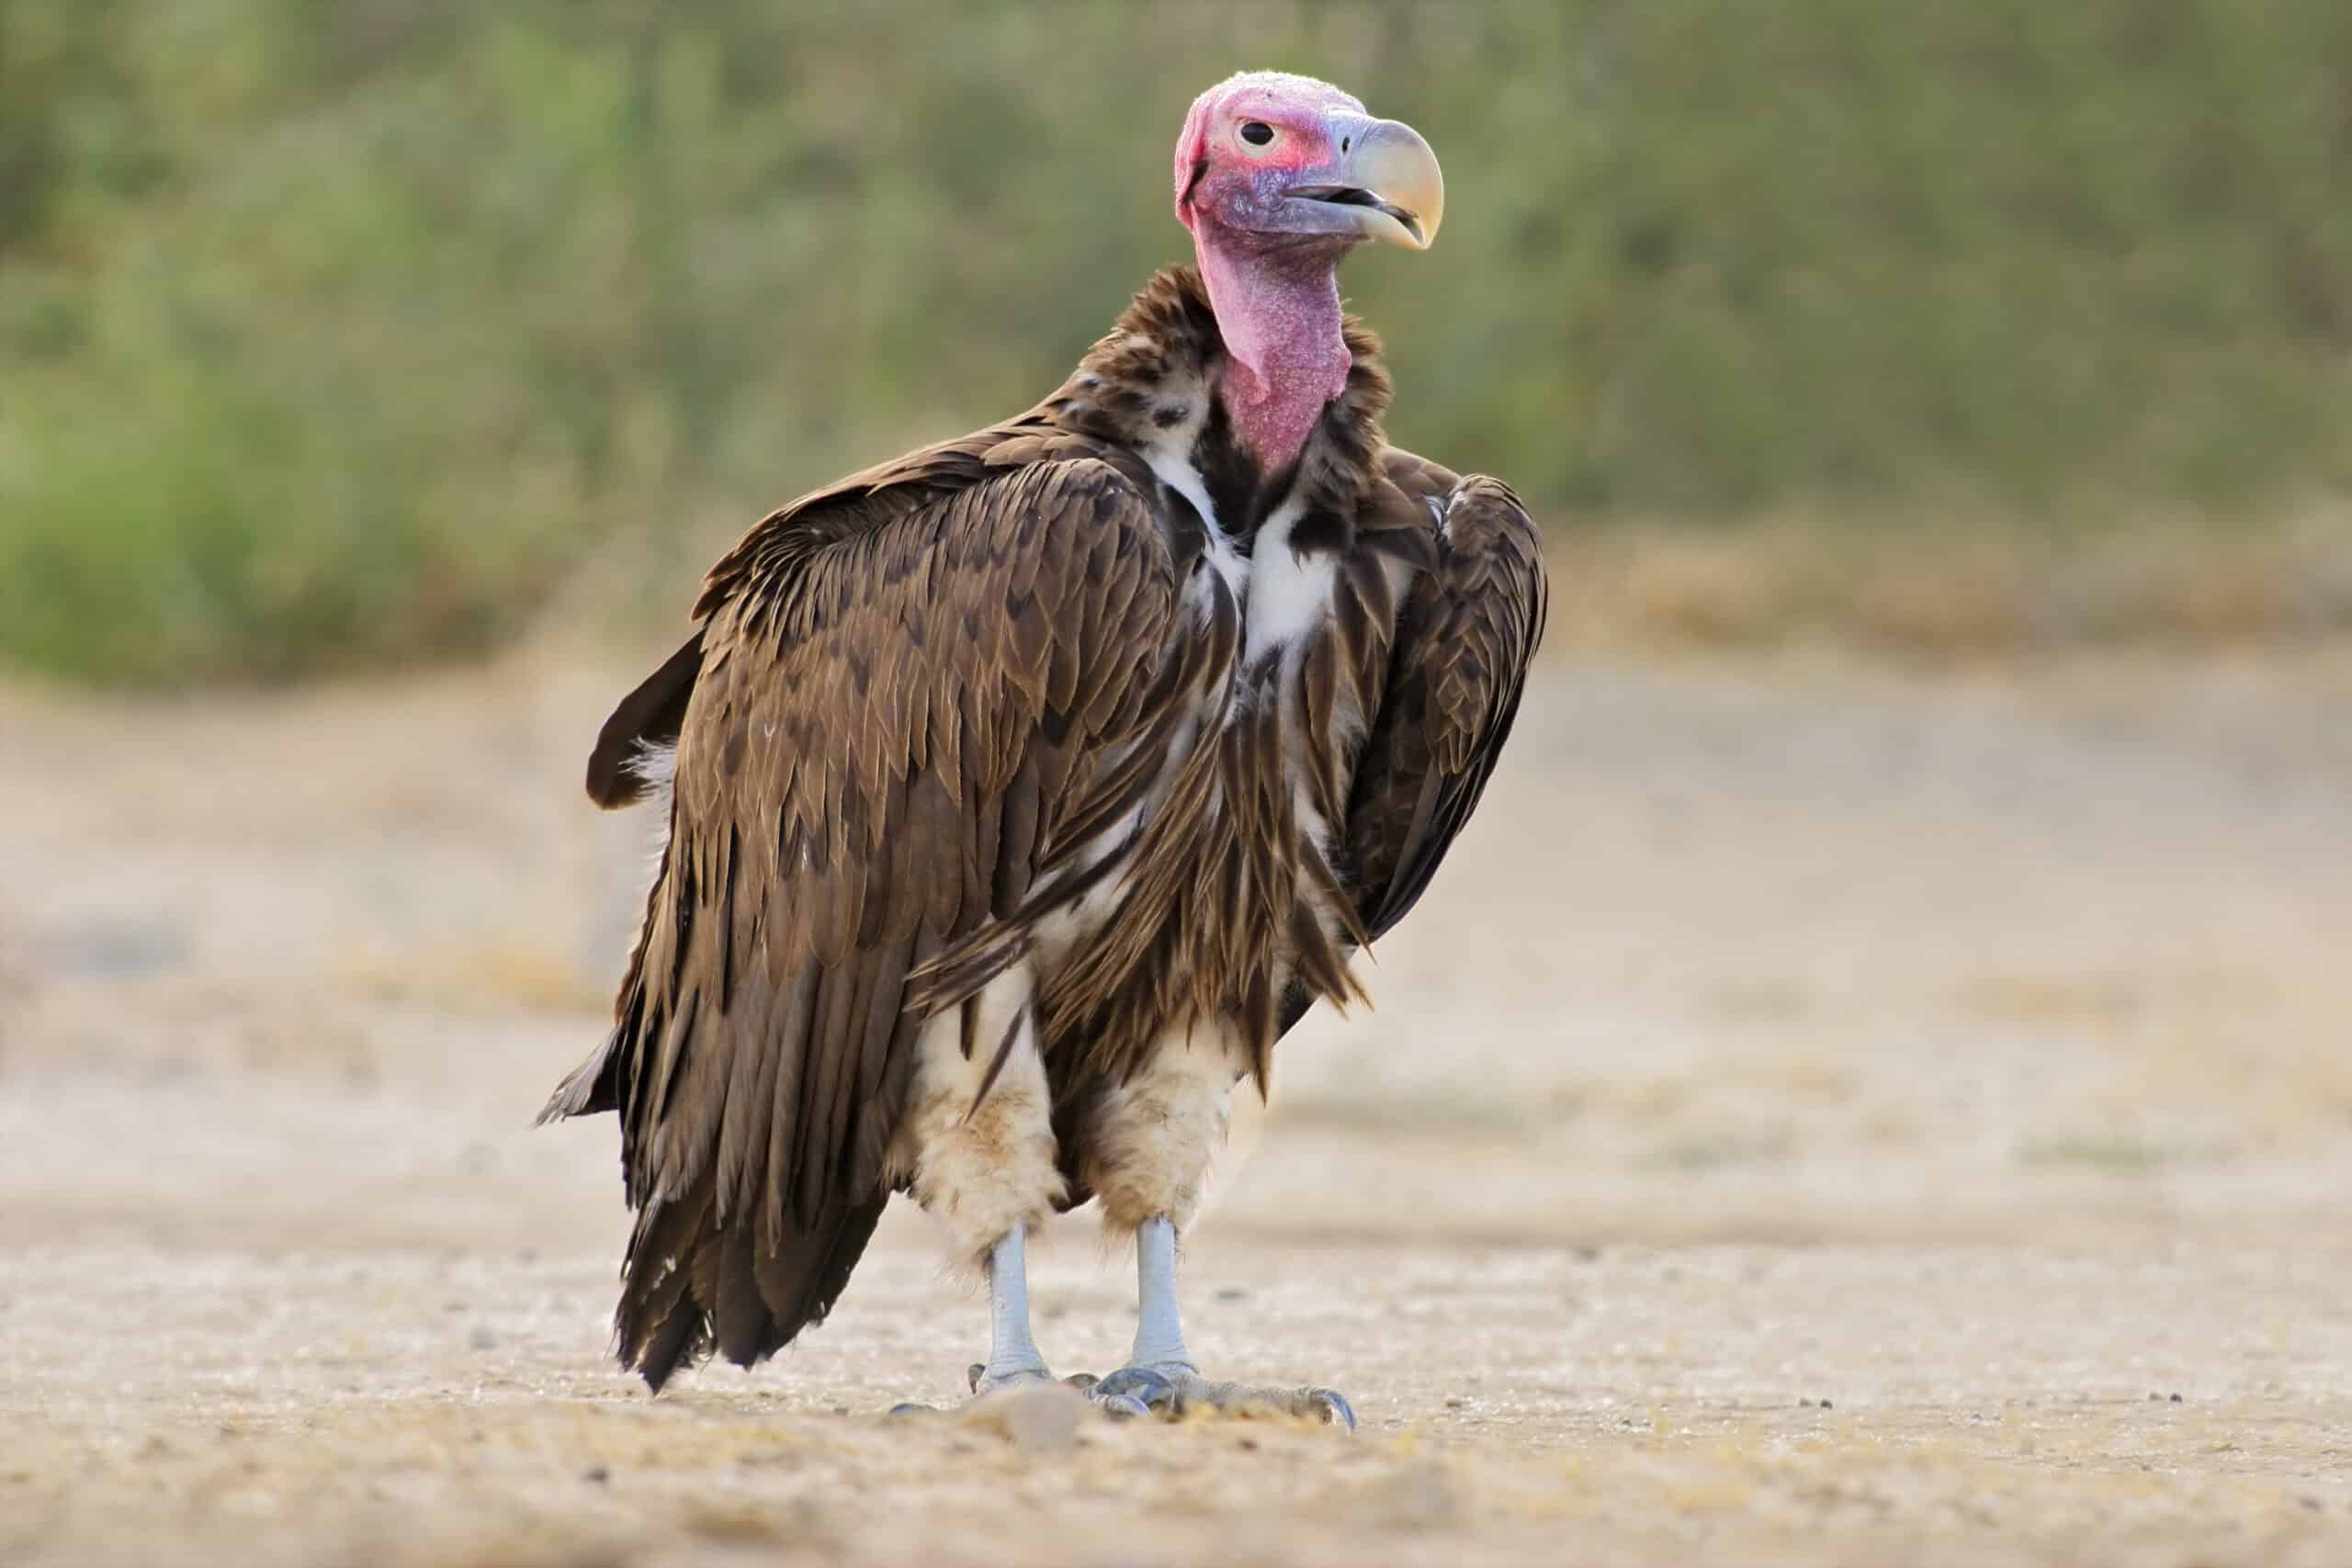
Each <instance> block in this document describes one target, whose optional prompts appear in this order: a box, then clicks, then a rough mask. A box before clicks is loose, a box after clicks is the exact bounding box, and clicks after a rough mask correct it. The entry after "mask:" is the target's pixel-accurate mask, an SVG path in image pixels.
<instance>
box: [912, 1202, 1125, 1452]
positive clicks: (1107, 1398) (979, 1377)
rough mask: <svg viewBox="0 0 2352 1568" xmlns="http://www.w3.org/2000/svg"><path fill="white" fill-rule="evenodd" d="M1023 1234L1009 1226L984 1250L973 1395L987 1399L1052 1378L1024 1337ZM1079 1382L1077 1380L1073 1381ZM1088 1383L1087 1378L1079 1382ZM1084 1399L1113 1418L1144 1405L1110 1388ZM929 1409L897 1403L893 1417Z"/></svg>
mask: <svg viewBox="0 0 2352 1568" xmlns="http://www.w3.org/2000/svg"><path fill="white" fill-rule="evenodd" d="M1027 1239H1028V1238H1027V1233H1026V1232H1025V1230H1024V1229H1023V1227H1022V1226H1020V1225H1015V1226H1013V1227H1012V1229H1011V1230H1009V1231H1007V1232H1005V1233H1004V1235H1002V1236H1001V1238H999V1240H998V1241H997V1244H996V1245H995V1246H994V1247H990V1248H989V1359H987V1360H986V1361H975V1362H973V1363H972V1367H971V1372H970V1378H971V1383H972V1393H973V1394H974V1395H975V1396H977V1397H986V1396H987V1395H989V1394H991V1393H996V1392H997V1391H998V1390H999V1389H1004V1388H1013V1387H1016V1386H1018V1385H1020V1384H1023V1383H1048V1382H1053V1381H1054V1374H1053V1373H1052V1372H1050V1371H1046V1358H1045V1357H1044V1356H1042V1355H1040V1354H1038V1352H1037V1341H1036V1340H1035V1339H1034V1338H1032V1337H1030V1333H1029V1263H1028V1258H1027V1257H1026V1254H1025V1243H1026V1241H1027ZM1073 1381H1080V1380H1073ZM1082 1381H1083V1382H1085V1383H1087V1384H1090V1385H1091V1382H1092V1380H1091V1379H1088V1380H1082ZM1087 1396H1088V1397H1089V1398H1090V1399H1091V1400H1093V1401H1094V1403H1095V1404H1099V1405H1101V1406H1102V1407H1103V1409H1104V1410H1105V1411H1106V1412H1108V1413H1109V1414H1111V1415H1113V1416H1141V1415H1143V1414H1145V1405H1144V1403H1143V1401H1141V1400H1139V1399H1133V1398H1129V1397H1127V1396H1126V1395H1125V1394H1122V1393H1118V1392H1116V1391H1115V1390H1099V1389H1097V1388H1094V1387H1092V1386H1089V1387H1088V1389H1087ZM930 1408H931V1407H930V1406H928V1405H922V1404H901V1405H899V1406H898V1408H897V1410H895V1411H893V1412H892V1414H894V1415H896V1414H901V1413H903V1414H909V1415H911V1414H915V1413H918V1412H922V1411H926V1410H928V1409H930Z"/></svg>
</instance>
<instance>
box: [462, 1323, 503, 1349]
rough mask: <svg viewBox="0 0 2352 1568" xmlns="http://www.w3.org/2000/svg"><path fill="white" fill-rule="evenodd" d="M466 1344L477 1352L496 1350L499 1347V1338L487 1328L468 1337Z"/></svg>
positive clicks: (479, 1329)
mask: <svg viewBox="0 0 2352 1568" xmlns="http://www.w3.org/2000/svg"><path fill="white" fill-rule="evenodd" d="M466 1343H467V1344H469V1345H470V1346H472V1347H473V1348H475V1349H477V1350H491V1349H495V1348H497V1346H498V1336H497V1335H495V1334H492V1332H491V1331H490V1330H489V1329H487V1328H477V1329H475V1330H474V1331H473V1332H472V1333H471V1334H469V1335H467V1336H466Z"/></svg>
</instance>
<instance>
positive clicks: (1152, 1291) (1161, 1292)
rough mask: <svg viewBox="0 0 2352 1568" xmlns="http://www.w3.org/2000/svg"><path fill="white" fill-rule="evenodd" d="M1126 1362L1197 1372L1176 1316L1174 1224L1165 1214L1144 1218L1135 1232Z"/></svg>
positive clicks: (1170, 1369)
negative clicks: (1131, 1335)
mask: <svg viewBox="0 0 2352 1568" xmlns="http://www.w3.org/2000/svg"><path fill="white" fill-rule="evenodd" d="M1127 1365H1129V1366H1131V1367H1149V1368H1151V1369H1153V1370H1154V1371H1160V1372H1175V1371H1187V1372H1193V1373H1194V1374H1197V1373H1198V1372H1199V1371H1200V1369H1199V1368H1198V1367H1196V1366H1194V1365H1193V1358H1192V1355H1191V1353H1190V1352H1189V1351H1187V1350H1186V1349H1185V1348H1184V1325H1182V1323H1181V1322H1179V1321H1178V1319H1177V1314H1176V1227H1175V1226H1174V1225H1172V1224H1169V1223H1168V1220H1167V1217H1166V1216H1165V1215H1160V1216H1157V1217H1155V1218H1152V1219H1148V1220H1146V1221H1145V1222H1144V1223H1143V1224H1142V1225H1141V1226H1139V1227H1138V1228H1137V1229H1136V1345H1135V1348H1134V1349H1133V1350H1132V1351H1130V1352H1129V1353H1128V1355H1127Z"/></svg>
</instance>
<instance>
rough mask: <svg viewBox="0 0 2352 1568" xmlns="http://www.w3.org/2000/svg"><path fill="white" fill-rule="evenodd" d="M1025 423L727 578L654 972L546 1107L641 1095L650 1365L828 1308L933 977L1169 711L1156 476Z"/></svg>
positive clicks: (904, 471) (869, 1204) (858, 1232)
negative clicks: (914, 988) (1113, 766)
mask: <svg viewBox="0 0 2352 1568" xmlns="http://www.w3.org/2000/svg"><path fill="white" fill-rule="evenodd" d="M1012 428H1016V429H1017V428H1019V427H1017V426H1016V427H1012ZM1029 435H1030V437H1031V438H1030V439H1027V440H1025V441H1024V442H1023V444H1022V446H1021V447H1020V450H1019V452H1018V456H1019V457H1021V458H1023V462H1022V463H1021V464H1019V465H1018V466H1012V467H1006V466H1003V465H1001V464H997V463H994V462H992V461H991V457H992V456H993V455H994V454H995V453H996V452H997V451H998V450H999V449H1001V448H1002V447H1003V446H1005V442H1006V439H1007V433H1006V432H1005V431H1002V430H1000V431H997V432H990V433H983V435H982V436H978V437H973V438H969V439H968V440H967V441H966V442H963V443H956V444H951V445H950V446H946V447H941V448H933V449H930V450H929V451H927V452H925V453H918V454H915V455H913V456H912V457H909V458H907V459H903V460H901V462H900V463H899V464H898V465H895V466H893V467H892V468H888V469H885V470H875V471H874V472H873V473H870V474H868V475H864V476H859V477H858V478H857V479H853V480H851V481H848V482H846V483H844V484H843V485H842V486H838V487H835V488H834V489H833V490H831V491H825V492H820V494H819V495H818V496H816V497H812V498H809V499H807V500H804V501H802V502H797V503H795V505H794V506H792V507H789V508H786V509H785V510H784V511H783V512H780V513H776V514H775V515H774V516H772V517H770V518H769V519H767V520H766V521H765V522H763V524H762V525H760V526H759V527H758V528H756V529H754V530H753V531H752V535H751V536H748V537H747V538H746V539H745V541H744V543H743V544H742V545H741V546H739V547H737V548H736V550H735V551H733V552H731V553H730V554H729V557H728V558H726V559H725V560H723V561H721V562H720V564H719V566H718V568H716V569H714V570H713V571H712V573H711V576H710V578H709V580H708V586H707V590H706V592H705V595H704V598H703V602H702V605H701V608H702V610H703V612H704V613H705V614H707V616H708V620H707V624H706V626H705V627H704V630H703V633H702V637H701V639H700V641H701V646H702V649H703V653H702V656H701V658H700V660H699V669H698V673H697V675H696V677H695V680H694V682H693V686H692V700H691V703H690V704H689V705H687V707H686V709H685V711H684V716H683V722H682V724H681V725H680V726H679V728H678V731H677V749H678V750H677V760H676V772H675V779H674V785H673V791H674V793H673V800H672V827H671V835H670V840H669V845H668V848H667V851H666V852H665V854H664V858H663V864H662V872H661V876H660V883H659V885H658V886H657V888H656V891H655V893H654V895H653V897H651V898H650V900H649V903H648V919H647V924H646V929H645V931H644V934H643V936H642V938H641V940H640V944H639V955H638V958H637V961H636V962H635V963H634V964H633V965H632V979H631V981H630V984H629V987H628V990H627V991H626V992H625V993H624V995H623V997H622V998H621V1002H620V1006H619V1010H618V1021H617V1023H616V1029H615V1032H614V1035H613V1037H612V1039H611V1040H610V1042H609V1043H607V1046H606V1048H605V1053H604V1055H603V1057H602V1058H601V1059H600V1060H599V1061H598V1062H595V1063H592V1064H591V1065H590V1066H589V1067H587V1068H583V1069H582V1074H575V1075H574V1077H573V1079H572V1080H569V1081H568V1083H567V1088H566V1089H565V1090H563V1091H560V1092H559V1097H558V1100H557V1101H556V1102H554V1103H552V1104H551V1105H550V1107H549V1110H550V1112H551V1113H557V1114H561V1113H567V1112H571V1111H578V1110H589V1109H595V1108H598V1107H599V1106H601V1105H612V1106H614V1107H616V1108H617V1109H618V1110H619V1111H620V1113H621V1118H622V1158H623V1165H624V1168H625V1171H626V1174H627V1182H628V1195H629V1201H630V1202H631V1204H632V1206H634V1207H636V1208H637V1209H638V1210H639V1224H638V1227H637V1234H636V1236H635V1238H634V1240H633V1241H632V1244H631V1247H630V1252H629V1257H628V1263H627V1265H626V1267H625V1270H624V1281H623V1289H622V1301H621V1306H620V1311H619V1314H618V1318H617V1325H616V1326H617V1328H618V1331H619V1340H620V1352H621V1357H622V1359H623V1361H624V1362H625V1363H626V1364H628V1365H630V1366H633V1367H636V1368H638V1369H639V1370H640V1371H643V1372H644V1373H645V1375H646V1376H647V1378H648V1380H649V1381H650V1382H653V1383H654V1384H655V1386H656V1387H659V1386H660V1383H661V1382H662V1380H663V1379H664V1378H666V1377H667V1376H668V1375H669V1373H670V1372H671V1371H673V1369H674V1368H675V1367H676V1366H677V1365H678V1364H679V1363H680V1362H681V1361H682V1360H684V1359H689V1358H691V1357H693V1356H695V1355H697V1354H699V1353H701V1352H702V1351H703V1350H704V1349H706V1348H708V1347H709V1346H711V1345H712V1344H714V1343H715V1344H716V1345H717V1347H718V1348H719V1349H721V1350H723V1351H724V1352H725V1353H727V1354H728V1355H729V1356H730V1357H732V1358H733V1359H737V1360H740V1361H743V1362H745V1363H746V1364H748V1363H749V1362H751V1361H752V1360H756V1359H760V1358H762V1357H764V1356H766V1355H768V1354H770V1353H772V1352H773V1351H774V1350H775V1349H776V1348H778V1347H780V1346H782V1345H783V1344H786V1343H787V1342H788V1341H789V1340H790V1339H791V1337H793V1335H794V1334H796V1333H797V1332H798V1330H799V1328H800V1327H801V1326H802V1325H804V1324H805V1323H807V1322H809V1321H813V1320H815V1319H818V1318H821V1316H822V1315H823V1314H824V1313H825V1311H827V1310H828V1309H829V1308H830V1307H831V1303H832V1299H833V1297H834V1296H835V1295H837V1294H838V1293H839V1292H840V1289H841V1286H842V1282H843V1281H845V1280H846V1278H847V1274H848V1268H849V1265H850V1264H851V1263H854V1259H855V1256H856V1249H857V1248H858V1247H862V1246H863V1245H864V1238H865V1234H866V1233H868V1232H870V1231H871V1229H872V1227H873V1223H874V1222H873V1216H874V1214H875V1213H877V1212H878V1209H879V1205H880V1202H881V1201H882V1200H883V1199H884V1198H886V1197H887V1195H888V1194H887V1190H885V1187H884V1176H883V1154H884V1150H885V1148H886V1147H887V1145H888V1139H889V1135H890V1132H891V1130H892V1129H893V1128H894V1127H895V1126H896V1124H897V1122H898V1119H899V1111H900V1109H901V1107H902V1105H903V1101H904V1100H905V1096H906V1090H907V1086H908V1082H909V1078H910V1069H911V1064H912V1057H913V1049H912V1048H913V1043H914V1038H915V1029H914V1021H913V1019H912V1017H911V1016H910V1014H909V1013H908V1012H907V1010H905V1008H904V1006H903V1003H904V995H905V990H906V980H907V976H908V973H909V971H910V968H912V967H914V966H917V965H919V964H922V963H923V962H924V961H925V960H927V959H928V958H930V957H931V956H933V954H935V953H938V952H939V951H941V950H942V949H943V948H944V947H946V946H948V945H950V944H952V943H954V942H956V941H957V940H959V939H960V938H962V937H964V936H965V935H967V933H968V932H970V931H972V930H973V929H975V928H976V927H977V926H978V925H979V924H980V922H982V921H983V920H985V919H989V917H990V916H991V915H992V914H995V913H1000V912H1002V911H1005V910H1007V909H1009V908H1012V906H1014V905H1016V904H1017V903H1018V902H1019V901H1020V899H1021V898H1022V897H1023V894H1024V893H1025V891H1026V890H1027V888H1028V886H1029V883H1030V880H1031V878H1032V876H1033V874H1034V871H1035V861H1036V860H1037V859H1038V858H1039V857H1041V856H1042V855H1043V854H1044V853H1045V852H1046V851H1047V850H1048V849H1049V848H1050V842H1049V838H1048V835H1047V833H1046V831H1045V830H1044V829H1042V828H1041V822H1050V820H1051V819H1052V818H1054V817H1055V816H1057V814H1058V813H1059V812H1060V811H1062V810H1064V809H1076V810H1078V811H1079V812H1080V815H1085V814H1086V802H1085V801H1084V800H1083V799H1082V798H1081V797H1082V795H1083V792H1084V790H1085V788H1086V785H1087V781H1088V779H1089V778H1090V777H1091V773H1092V769H1091V758H1092V756H1093V755H1094V754H1095V753H1096V752H1097V751H1099V750H1102V749H1103V748H1105V747H1109V746H1115V745H1118V744H1119V743H1121V742H1122V741H1124V740H1125V739H1128V738H1130V737H1132V736H1137V735H1150V734H1152V733H1154V732H1155V730H1156V729H1158V728H1162V727H1164V726H1165V725H1166V724H1167V723H1168V722H1169V718H1170V708H1169V706H1168V705H1166V704H1164V703H1163V704H1159V705H1155V704H1154V703H1152V702H1151V701H1150V700H1149V696H1150V694H1152V693H1153V692H1155V691H1157V690H1159V689H1161V688H1162V687H1163V686H1164V685H1165V683H1164V682H1160V681H1159V679H1158V677H1159V667H1160V663H1161V660H1162V658H1163V656H1164V655H1165V654H1167V653H1168V651H1169V649H1170V642H1171V640H1172V639H1174V638H1175V637H1176V636H1177V631H1176V627H1177V614H1178V596H1177V586H1176V584H1177V573H1176V567H1175V564H1174V561H1173V559H1172V558H1171V556H1170V551H1169V548H1168V545H1167V542H1166V533H1165V528H1164V524H1163V521H1162V520H1161V518H1160V517H1159V513H1158V509H1157V502H1155V501H1154V500H1152V499H1151V497H1152V495H1153V494H1154V491H1153V490H1152V489H1151V488H1150V487H1149V486H1148V482H1139V481H1138V478H1137V477H1136V475H1135V474H1132V473H1129V472H1127V471H1125V470H1126V469H1128V468H1130V467H1131V465H1132V459H1130V458H1127V457H1125V454H1124V453H1122V452H1119V451H1117V450H1116V449H1104V448H1103V447H1100V446H1095V445H1093V444H1091V443H1087V442H1084V441H1083V440H1080V439H1074V438H1069V437H1067V436H1065V435H1063V434H1061V433H1059V432H1056V431H1052V430H1042V431H1035V432H1031V433H1029ZM1089 454H1100V456H1099V457H1097V456H1090V455H1089ZM673 662H675V661H673ZM1113 782H1114V783H1115V782H1116V781H1115V780H1114V781H1113ZM1062 796H1067V798H1063V797H1062ZM582 1075H587V1077H586V1078H585V1080H584V1082H583V1079H582Z"/></svg>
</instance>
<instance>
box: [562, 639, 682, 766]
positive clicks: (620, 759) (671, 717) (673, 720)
mask: <svg viewBox="0 0 2352 1568" xmlns="http://www.w3.org/2000/svg"><path fill="white" fill-rule="evenodd" d="M701 672H702V633H701V632H699V631H697V632H695V635H694V636H692V637H688V638H687V639H686V640H685V644H684V646H683V647H682V648H680V649H678V651H677V652H675V653H673V654H672V655H671V656H670V657H669V659H668V660H665V661H664V662H663V663H662V668H661V669H659V670H656V671H654V672H653V673H652V674H650V675H648V676H647V677H646V678H645V680H644V681H643V682H641V683H640V684H639V686H638V688H637V690H635V691H633V692H631V693H630V694H628V696H626V697H623V698H622V699H621V701H620V705H619V706H618V707H616V708H615V709H613V713H612V716H611V717H610V718H607V719H606V720H605V728H603V729H601V730H599V731H598V732H597V735H596V748H595V750H593V751H591V752H590V753H589V754H588V798H589V799H591V800H593V801H594V802H595V803H596V804H597V805H599V806H601V807H604V808H605V810H607V811H614V810H617V809H619V808H620V807H624V806H634V805H636V804H637V803H638V802H639V800H642V799H643V798H644V797H645V792H646V789H647V787H648V785H647V784H646V781H645V778H644V775H643V774H642V773H639V771H638V762H639V759H640V758H641V757H643V756H644V754H645V753H646V752H647V751H649V750H653V749H655V748H658V747H662V746H674V745H676V744H677V742H678V726H680V725H681V724H683V723H684V722H685V717H686V702H687V700H688V699H689V698H690V697H692V696H693V695H694V690H695V676H697V675H699V674H700V673H701Z"/></svg>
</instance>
